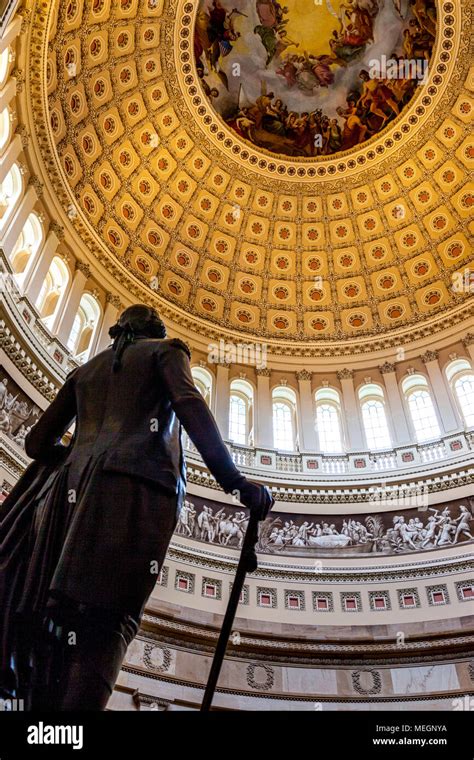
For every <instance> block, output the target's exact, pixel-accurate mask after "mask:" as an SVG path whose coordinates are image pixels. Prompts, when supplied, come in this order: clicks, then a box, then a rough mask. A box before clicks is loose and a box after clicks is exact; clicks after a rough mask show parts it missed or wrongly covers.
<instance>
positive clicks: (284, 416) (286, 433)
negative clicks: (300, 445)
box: [272, 385, 297, 451]
mask: <svg viewBox="0 0 474 760" xmlns="http://www.w3.org/2000/svg"><path fill="white" fill-rule="evenodd" d="M272 408H273V446H274V447H275V448H276V449H279V450H280V451H295V449H296V443H297V441H296V393H295V392H294V390H293V389H292V388H287V387H286V386H283V385H282V386H279V387H278V388H274V389H273V392H272Z"/></svg>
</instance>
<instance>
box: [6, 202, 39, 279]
mask: <svg viewBox="0 0 474 760" xmlns="http://www.w3.org/2000/svg"><path fill="white" fill-rule="evenodd" d="M43 238H44V230H43V225H42V224H41V222H40V219H39V217H38V215H37V214H35V212H34V211H32V212H31V214H30V215H29V217H28V219H27V220H26V222H25V224H24V227H23V229H22V231H21V232H20V236H19V238H18V240H17V241H16V243H15V245H14V246H13V250H12V252H11V255H10V260H11V264H12V269H13V271H14V273H15V275H16V278H17V280H18V282H20V283H21V282H22V281H23V279H24V276H25V275H26V271H27V269H28V268H29V266H30V265H32V264H33V260H34V258H35V256H36V254H37V253H38V251H39V249H40V247H41V244H42V242H43Z"/></svg>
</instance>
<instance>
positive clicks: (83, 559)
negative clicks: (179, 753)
mask: <svg viewBox="0 0 474 760" xmlns="http://www.w3.org/2000/svg"><path fill="white" fill-rule="evenodd" d="M110 336H111V338H112V339H113V345H112V346H111V347H110V348H108V349H106V350H105V351H102V352H101V353H100V354H98V355H97V356H95V357H94V358H93V359H91V360H90V361H88V362H87V363H85V364H84V365H82V366H81V367H78V368H77V369H74V370H73V371H72V372H71V373H70V374H69V376H68V377H67V379H66V382H65V383H64V385H63V387H62V388H61V389H60V391H59V392H58V394H57V396H56V398H55V400H54V401H53V403H52V404H51V405H50V406H49V408H48V409H47V410H46V411H45V412H44V414H43V416H42V417H41V419H40V420H39V422H38V423H37V424H36V425H35V427H34V428H33V429H32V430H31V431H30V433H29V434H28V436H27V437H26V441H25V444H26V453H27V454H28V456H29V457H31V458H32V459H33V460H34V461H33V463H32V464H31V465H30V467H29V468H28V469H27V471H26V473H25V474H24V475H23V477H22V478H21V479H20V481H19V482H18V483H17V485H16V486H15V488H14V489H13V491H12V493H11V494H10V495H9V497H8V498H7V499H6V501H5V502H4V504H3V505H2V507H1V508H0V606H1V607H2V608H3V609H1V610H0V615H1V622H0V655H1V657H2V661H1V663H0V696H4V697H5V696H9V697H19V698H23V699H24V700H25V701H26V704H27V709H30V710H40V709H46V710H103V709H105V706H106V704H107V701H108V699H109V697H110V695H111V693H112V690H113V687H114V684H115V681H116V678H117V676H118V673H119V671H120V667H121V664H122V660H123V658H124V655H125V652H126V649H127V646H128V645H129V643H130V642H131V641H132V639H133V638H134V636H135V635H136V633H137V631H138V627H139V623H140V619H141V616H142V614H143V611H144V608H145V604H146V602H147V599H148V597H149V595H150V594H151V592H152V589H153V587H154V585H155V583H156V580H157V572H159V570H160V569H161V566H162V564H163V560H164V557H165V554H166V551H167V548H168V544H169V542H170V539H171V536H172V534H173V531H174V529H175V526H176V523H177V519H178V516H179V512H180V509H181V506H182V503H183V499H184V495H185V488H186V470H185V459H184V455H183V450H182V445H181V430H182V426H183V427H184V428H185V429H186V431H187V433H188V434H189V436H190V438H191V439H192V441H193V442H194V444H195V445H196V447H197V448H198V450H199V452H200V453H201V455H202V457H203V460H204V462H205V463H206V465H207V467H208V468H209V470H210V471H211V473H212V474H213V476H214V477H215V479H216V480H217V482H218V483H219V485H220V486H221V487H222V488H223V489H224V491H225V492H226V493H231V492H237V493H238V498H239V499H240V501H241V503H242V504H244V505H245V506H247V507H248V508H249V509H250V510H252V511H254V512H255V513H256V514H258V516H259V519H264V518H265V516H266V514H267V512H268V510H269V508H270V507H271V504H272V498H271V495H270V492H269V491H268V489H267V488H266V487H265V486H263V485H260V484H258V483H254V482H252V481H248V480H247V479H246V478H245V477H244V476H243V475H241V473H240V472H239V471H238V470H237V468H236V467H235V465H234V463H233V461H232V458H231V456H230V454H229V452H228V450H227V448H226V446H225V444H224V442H223V440H222V438H221V435H220V433H219V430H218V428H217V425H216V422H215V420H214V418H213V416H212V414H211V412H210V411H209V408H208V406H207V404H206V402H205V401H204V399H203V398H202V396H201V394H200V393H199V391H198V390H197V389H196V387H195V385H194V382H193V378H192V374H191V369H190V363H189V359H190V354H189V350H188V348H187V346H186V344H185V343H183V342H182V341H180V340H177V339H166V330H165V326H164V324H163V322H162V321H161V319H160V317H159V315H158V314H157V312H156V311H155V310H154V309H152V308H149V307H146V306H143V305H135V306H131V307H129V308H128V309H126V310H125V311H124V312H123V314H122V315H121V317H120V319H119V321H118V322H117V324H115V325H114V326H113V327H112V328H111V329H110ZM73 422H75V430H74V434H73V438H72V443H71V444H70V445H69V446H67V447H66V446H64V445H63V444H62V443H61V439H62V438H63V436H64V434H65V433H66V431H67V430H68V429H69V428H70V427H71V425H72V423H73Z"/></svg>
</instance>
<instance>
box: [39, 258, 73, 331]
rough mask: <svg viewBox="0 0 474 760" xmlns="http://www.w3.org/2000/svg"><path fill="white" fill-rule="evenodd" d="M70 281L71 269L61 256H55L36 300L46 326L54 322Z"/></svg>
mask: <svg viewBox="0 0 474 760" xmlns="http://www.w3.org/2000/svg"><path fill="white" fill-rule="evenodd" d="M68 282H69V270H68V268H67V266H66V264H65V263H64V261H62V259H60V258H59V256H55V257H54V259H53V260H52V262H51V266H50V267H49V271H48V274H47V275H46V277H45V279H44V282H43V286H42V288H41V291H40V294H39V296H38V298H37V300H36V308H37V309H38V311H39V313H40V316H41V318H42V320H43V322H44V324H45V325H46V327H51V325H52V324H53V321H54V318H55V316H56V314H57V313H58V309H59V307H60V305H61V302H62V299H63V298H64V295H65V293H66V288H67V284H68Z"/></svg>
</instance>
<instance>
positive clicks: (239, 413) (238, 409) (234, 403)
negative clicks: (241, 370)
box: [229, 396, 247, 443]
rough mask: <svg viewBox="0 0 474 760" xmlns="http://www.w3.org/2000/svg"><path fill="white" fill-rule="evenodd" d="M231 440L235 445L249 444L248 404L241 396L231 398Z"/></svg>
mask: <svg viewBox="0 0 474 760" xmlns="http://www.w3.org/2000/svg"><path fill="white" fill-rule="evenodd" d="M229 438H230V440H231V441H234V443H247V404H246V403H245V401H244V400H243V399H242V398H240V396H231V397H230V412H229Z"/></svg>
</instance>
